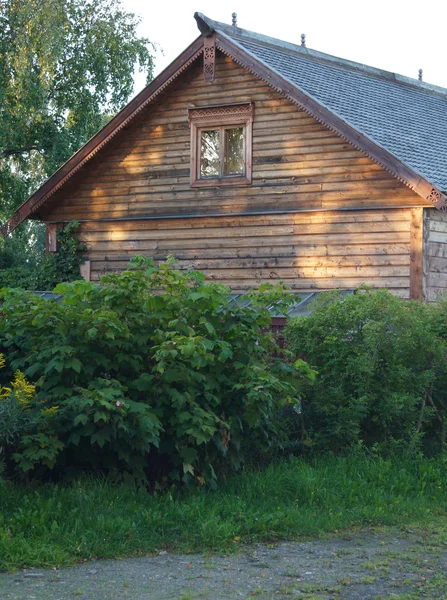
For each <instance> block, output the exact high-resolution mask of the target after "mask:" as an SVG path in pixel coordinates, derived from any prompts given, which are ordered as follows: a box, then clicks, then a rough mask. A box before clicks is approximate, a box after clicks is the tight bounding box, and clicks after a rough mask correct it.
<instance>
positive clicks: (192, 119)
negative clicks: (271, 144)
mask: <svg viewBox="0 0 447 600" xmlns="http://www.w3.org/2000/svg"><path fill="white" fill-rule="evenodd" d="M188 114H189V123H190V128H191V187H224V186H239V185H251V180H252V146H253V115H254V105H253V103H251V102H245V103H243V104H231V105H225V106H207V107H206V108H193V109H190V110H189V111H188ZM233 126H234V127H235V128H236V127H241V126H242V128H243V136H244V149H243V158H244V173H243V174H242V175H222V174H221V175H220V176H218V177H206V178H201V177H200V148H201V144H200V136H201V132H202V131H203V130H204V129H209V128H211V127H212V128H214V129H222V128H225V129H227V128H231V127H233Z"/></svg>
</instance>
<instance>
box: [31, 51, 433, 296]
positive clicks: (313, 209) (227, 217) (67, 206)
mask: <svg viewBox="0 0 447 600" xmlns="http://www.w3.org/2000/svg"><path fill="white" fill-rule="evenodd" d="M231 102H234V103H236V102H254V105H255V113H254V122H253V182H252V185H251V186H246V187H238V186H232V187H221V188H219V187H214V188H212V187H211V188H205V189H204V188H200V189H192V188H191V186H190V130H189V123H188V109H189V108H193V107H203V106H209V105H220V104H229V103H231ZM423 204H424V201H422V200H421V198H420V197H419V196H417V195H416V194H415V193H414V192H412V191H411V190H410V189H408V188H407V187H406V186H404V185H403V184H402V183H400V182H399V181H397V180H396V179H395V178H394V177H392V176H391V175H390V174H388V173H387V172H386V171H385V170H384V169H382V168H381V167H380V166H379V165H377V164H376V163H374V162H373V161H371V160H370V159H369V158H367V157H366V156H364V155H363V154H362V153H361V152H359V151H357V150H356V149H354V148H353V147H352V146H350V145H349V144H348V143H347V142H345V141H344V140H343V139H341V138H339V137H338V136H337V135H335V134H334V133H333V132H331V131H330V130H328V129H327V128H326V127H324V126H323V125H321V124H319V123H318V122H317V121H316V120H315V119H313V118H312V117H310V116H309V115H307V113H305V112H304V111H303V110H301V109H300V108H298V107H296V106H295V105H293V104H292V103H291V102H290V101H288V100H287V99H285V98H284V97H283V96H282V95H280V94H279V93H277V92H276V91H274V90H272V89H271V88H270V87H269V86H268V85H267V84H265V83H263V82H262V81H260V80H258V79H257V78H255V77H254V76H252V75H251V74H249V73H248V72H247V71H245V70H244V69H243V68H242V67H240V66H239V65H237V64H235V63H234V62H232V61H231V59H229V58H228V57H225V56H224V55H222V54H218V57H217V65H216V78H215V81H214V82H212V83H205V82H204V80H203V72H202V64H201V61H200V60H199V61H197V62H196V63H195V64H194V65H192V67H190V68H189V69H188V70H187V71H186V72H185V73H184V74H182V75H181V77H180V78H179V79H178V80H177V81H176V82H175V83H174V84H172V85H171V86H169V87H168V88H167V90H166V91H165V92H163V93H162V94H161V95H160V97H159V99H158V100H157V101H156V102H155V103H153V104H152V105H150V106H149V108H148V109H146V110H145V111H142V113H141V115H140V116H139V117H138V118H137V119H136V120H135V121H134V122H132V123H131V124H130V125H129V126H127V127H126V128H125V129H124V130H122V131H121V132H120V133H119V134H118V135H117V136H116V138H115V139H114V140H113V141H112V142H110V143H109V145H108V146H107V147H106V148H104V149H103V150H101V151H100V152H99V153H98V155H97V157H96V158H94V159H93V160H91V161H90V162H89V163H88V164H87V165H86V166H85V167H83V168H82V169H81V170H80V171H79V173H78V174H77V175H75V176H74V177H73V179H72V183H71V184H69V185H66V186H64V187H63V188H62V189H61V190H60V191H59V192H57V193H56V194H55V195H54V197H53V200H52V202H51V203H50V204H48V205H47V206H46V207H45V208H44V211H45V212H43V213H42V214H41V217H42V219H43V220H44V221H46V222H63V221H69V220H71V219H78V220H79V221H81V230H80V238H81V239H82V240H83V241H84V242H85V243H86V244H87V246H88V258H89V259H90V260H91V268H92V273H91V274H92V279H97V278H98V277H99V276H100V274H102V273H104V272H107V271H111V270H115V269H122V268H124V267H125V266H126V264H127V262H128V259H129V258H130V257H131V256H133V255H135V254H138V253H143V254H145V255H147V256H153V257H155V258H156V259H160V260H162V259H164V258H165V257H166V256H167V255H168V254H174V255H175V256H177V257H178V258H179V260H180V262H181V264H182V265H184V266H193V267H195V268H197V269H200V270H204V271H205V272H206V273H207V275H208V276H209V278H210V279H214V280H218V281H221V282H222V283H226V284H229V285H231V286H232V287H233V289H235V290H238V291H242V290H244V289H246V288H247V287H249V286H256V285H257V284H258V283H259V282H260V281H262V280H276V279H283V280H284V281H286V282H287V283H288V284H289V285H291V287H292V288H294V289H299V290H312V289H330V288H336V287H345V288H346V287H349V288H351V287H355V286H357V285H359V284H361V283H368V284H371V285H374V286H376V287H389V288H390V289H392V290H393V291H395V292H396V293H397V294H399V295H401V296H404V297H408V295H409V293H410V292H409V290H410V285H409V277H410V275H409V274H410V221H411V214H410V213H411V208H412V207H418V206H421V205H423Z"/></svg>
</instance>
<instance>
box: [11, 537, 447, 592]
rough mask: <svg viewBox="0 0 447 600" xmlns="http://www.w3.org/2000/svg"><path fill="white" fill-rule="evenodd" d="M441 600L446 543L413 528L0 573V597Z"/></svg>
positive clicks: (446, 587)
mask: <svg viewBox="0 0 447 600" xmlns="http://www.w3.org/2000/svg"><path fill="white" fill-rule="evenodd" d="M126 598H129V599H132V600H148V599H150V600H233V599H238V600H239V599H240V598H244V599H249V598H258V599H265V600H272V599H274V598H275V599H281V598H284V599H285V600H286V599H307V600H321V599H324V600H328V599H336V598H340V599H344V600H357V599H361V600H378V599H384V598H395V599H397V598H398V599H399V600H404V599H405V600H407V599H408V600H413V599H416V598H430V599H432V598H443V599H447V548H446V547H445V546H443V545H439V544H437V545H435V546H431V545H430V540H428V539H426V538H423V537H421V536H420V535H416V534H415V533H413V532H411V531H410V532H407V533H405V534H402V533H401V532H397V531H394V532H393V531H392V532H391V533H390V532H389V531H388V532H387V533H383V534H381V533H377V532H376V533H374V532H368V533H360V534H352V535H344V536H343V537H342V538H334V539H331V540H330V541H309V542H283V543H277V544H269V545H261V544H260V545H254V546H249V547H245V548H242V549H241V551H240V553H238V554H234V555H230V556H225V555H208V554H206V555H201V554H194V555H192V554H190V555H181V554H171V553H166V552H162V553H161V554H159V555H158V556H152V557H141V558H128V559H122V560H104V561H94V562H90V563H84V564H82V565H76V566H74V567H70V568H63V569H60V570H44V569H27V570H23V571H17V572H16V573H13V574H9V573H0V599H1V600H72V599H80V600H83V599H85V600H121V599H126Z"/></svg>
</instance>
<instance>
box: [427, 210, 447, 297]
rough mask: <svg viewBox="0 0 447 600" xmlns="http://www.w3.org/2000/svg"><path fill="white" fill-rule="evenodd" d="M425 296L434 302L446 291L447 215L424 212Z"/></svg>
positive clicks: (432, 211) (438, 212)
mask: <svg viewBox="0 0 447 600" xmlns="http://www.w3.org/2000/svg"><path fill="white" fill-rule="evenodd" d="M424 214H425V218H424V255H425V261H424V262H425V265H424V271H425V273H424V276H425V296H426V299H427V300H428V301H429V302H433V301H435V300H436V299H437V298H438V297H439V296H440V295H441V294H443V293H445V292H446V291H447V214H446V213H443V212H440V211H438V210H436V209H434V208H426V209H425V210H424Z"/></svg>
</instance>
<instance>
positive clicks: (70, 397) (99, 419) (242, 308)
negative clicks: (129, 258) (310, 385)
mask: <svg viewBox="0 0 447 600" xmlns="http://www.w3.org/2000/svg"><path fill="white" fill-rule="evenodd" d="M131 266H132V269H131V270H128V271H125V272H124V273H120V274H111V275H107V276H105V277H104V278H103V279H102V280H101V284H100V285H98V284H95V283H92V282H85V281H77V282H74V283H65V284H60V285H59V286H57V287H56V290H55V291H56V292H57V293H60V294H62V295H63V301H62V303H59V302H56V301H48V300H44V299H42V298H39V297H36V296H34V295H32V294H28V293H26V292H23V291H20V290H3V291H2V294H1V311H2V313H3V316H4V318H3V320H2V321H1V323H0V345H2V346H3V347H4V349H5V351H6V352H7V356H8V361H9V363H10V365H11V367H12V369H13V370H17V369H20V370H21V371H22V372H23V373H24V374H25V375H26V377H28V378H30V379H31V380H32V381H33V382H35V386H36V402H38V403H39V407H40V408H43V409H45V411H47V412H48V414H52V416H53V419H52V421H51V432H50V431H49V428H48V423H46V425H45V427H46V429H44V430H42V428H41V427H40V425H39V423H36V425H35V427H34V429H33V430H32V431H28V432H27V435H26V436H25V437H22V438H21V439H20V441H19V443H18V445H17V448H16V449H15V452H14V453H12V454H11V453H10V456H12V457H13V459H14V460H15V461H18V464H19V466H20V467H21V468H22V469H24V470H30V469H35V468H36V467H38V466H39V467H41V466H42V463H43V461H42V460H41V458H40V457H39V451H38V448H39V447H41V446H42V445H45V444H49V442H48V440H47V438H45V439H44V438H42V435H44V436H47V437H51V439H53V438H54V439H56V440H57V441H58V443H59V444H60V446H59V447H58V451H57V453H56V456H55V457H54V463H55V465H56V467H57V468H58V469H64V468H65V469H73V468H74V467H78V468H97V469H103V470H108V471H110V470H118V471H119V470H125V471H127V472H129V473H132V474H133V475H134V476H138V477H144V475H146V476H148V477H149V479H150V480H151V481H152V482H155V481H157V482H164V481H172V480H180V479H182V480H183V481H186V482H195V483H202V484H203V483H205V482H213V481H214V480H215V479H216V472H219V471H222V469H237V468H238V467H239V466H240V464H241V461H242V460H243V459H244V455H245V452H246V449H247V447H248V445H249V444H250V445H252V444H258V445H261V446H263V447H265V446H268V444H269V443H270V442H271V440H272V439H274V438H275V437H276V436H277V435H278V429H277V426H276V423H275V414H276V411H277V410H278V408H280V407H282V406H284V405H286V404H288V403H292V404H294V403H296V402H297V399H298V397H299V389H298V388H299V386H300V385H301V383H302V381H303V380H304V378H305V377H308V376H311V373H310V372H309V369H308V368H307V365H306V364H305V363H302V362H299V363H297V364H296V365H295V366H290V365H288V364H287V363H286V362H284V361H283V360H282V359H281V357H279V356H277V348H276V346H275V342H274V340H273V337H272V335H271V334H270V333H268V328H269V325H270V321H271V317H270V313H269V310H268V307H272V306H273V307H275V306H277V307H278V309H279V310H280V309H281V308H283V307H284V303H287V300H288V297H289V295H288V294H286V293H285V292H284V290H283V289H282V288H280V287H273V286H265V287H264V288H263V289H262V291H261V292H260V293H256V294H252V295H250V296H249V300H250V305H249V306H247V305H244V303H242V304H240V305H239V304H234V303H231V302H229V299H228V292H229V290H228V289H227V288H225V287H223V286H220V285H217V284H205V283H204V275H203V274H201V273H198V272H195V271H188V272H180V271H177V270H176V269H175V268H174V266H173V264H172V261H171V262H169V263H167V264H162V265H160V266H159V267H156V266H155V265H154V264H153V262H152V261H151V260H146V259H143V258H141V257H140V258H137V259H135V260H134V261H133V262H132V265H131ZM275 351H276V356H274V354H275ZM6 375H8V373H7V372H6ZM47 466H48V467H50V466H52V465H50V464H47Z"/></svg>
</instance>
